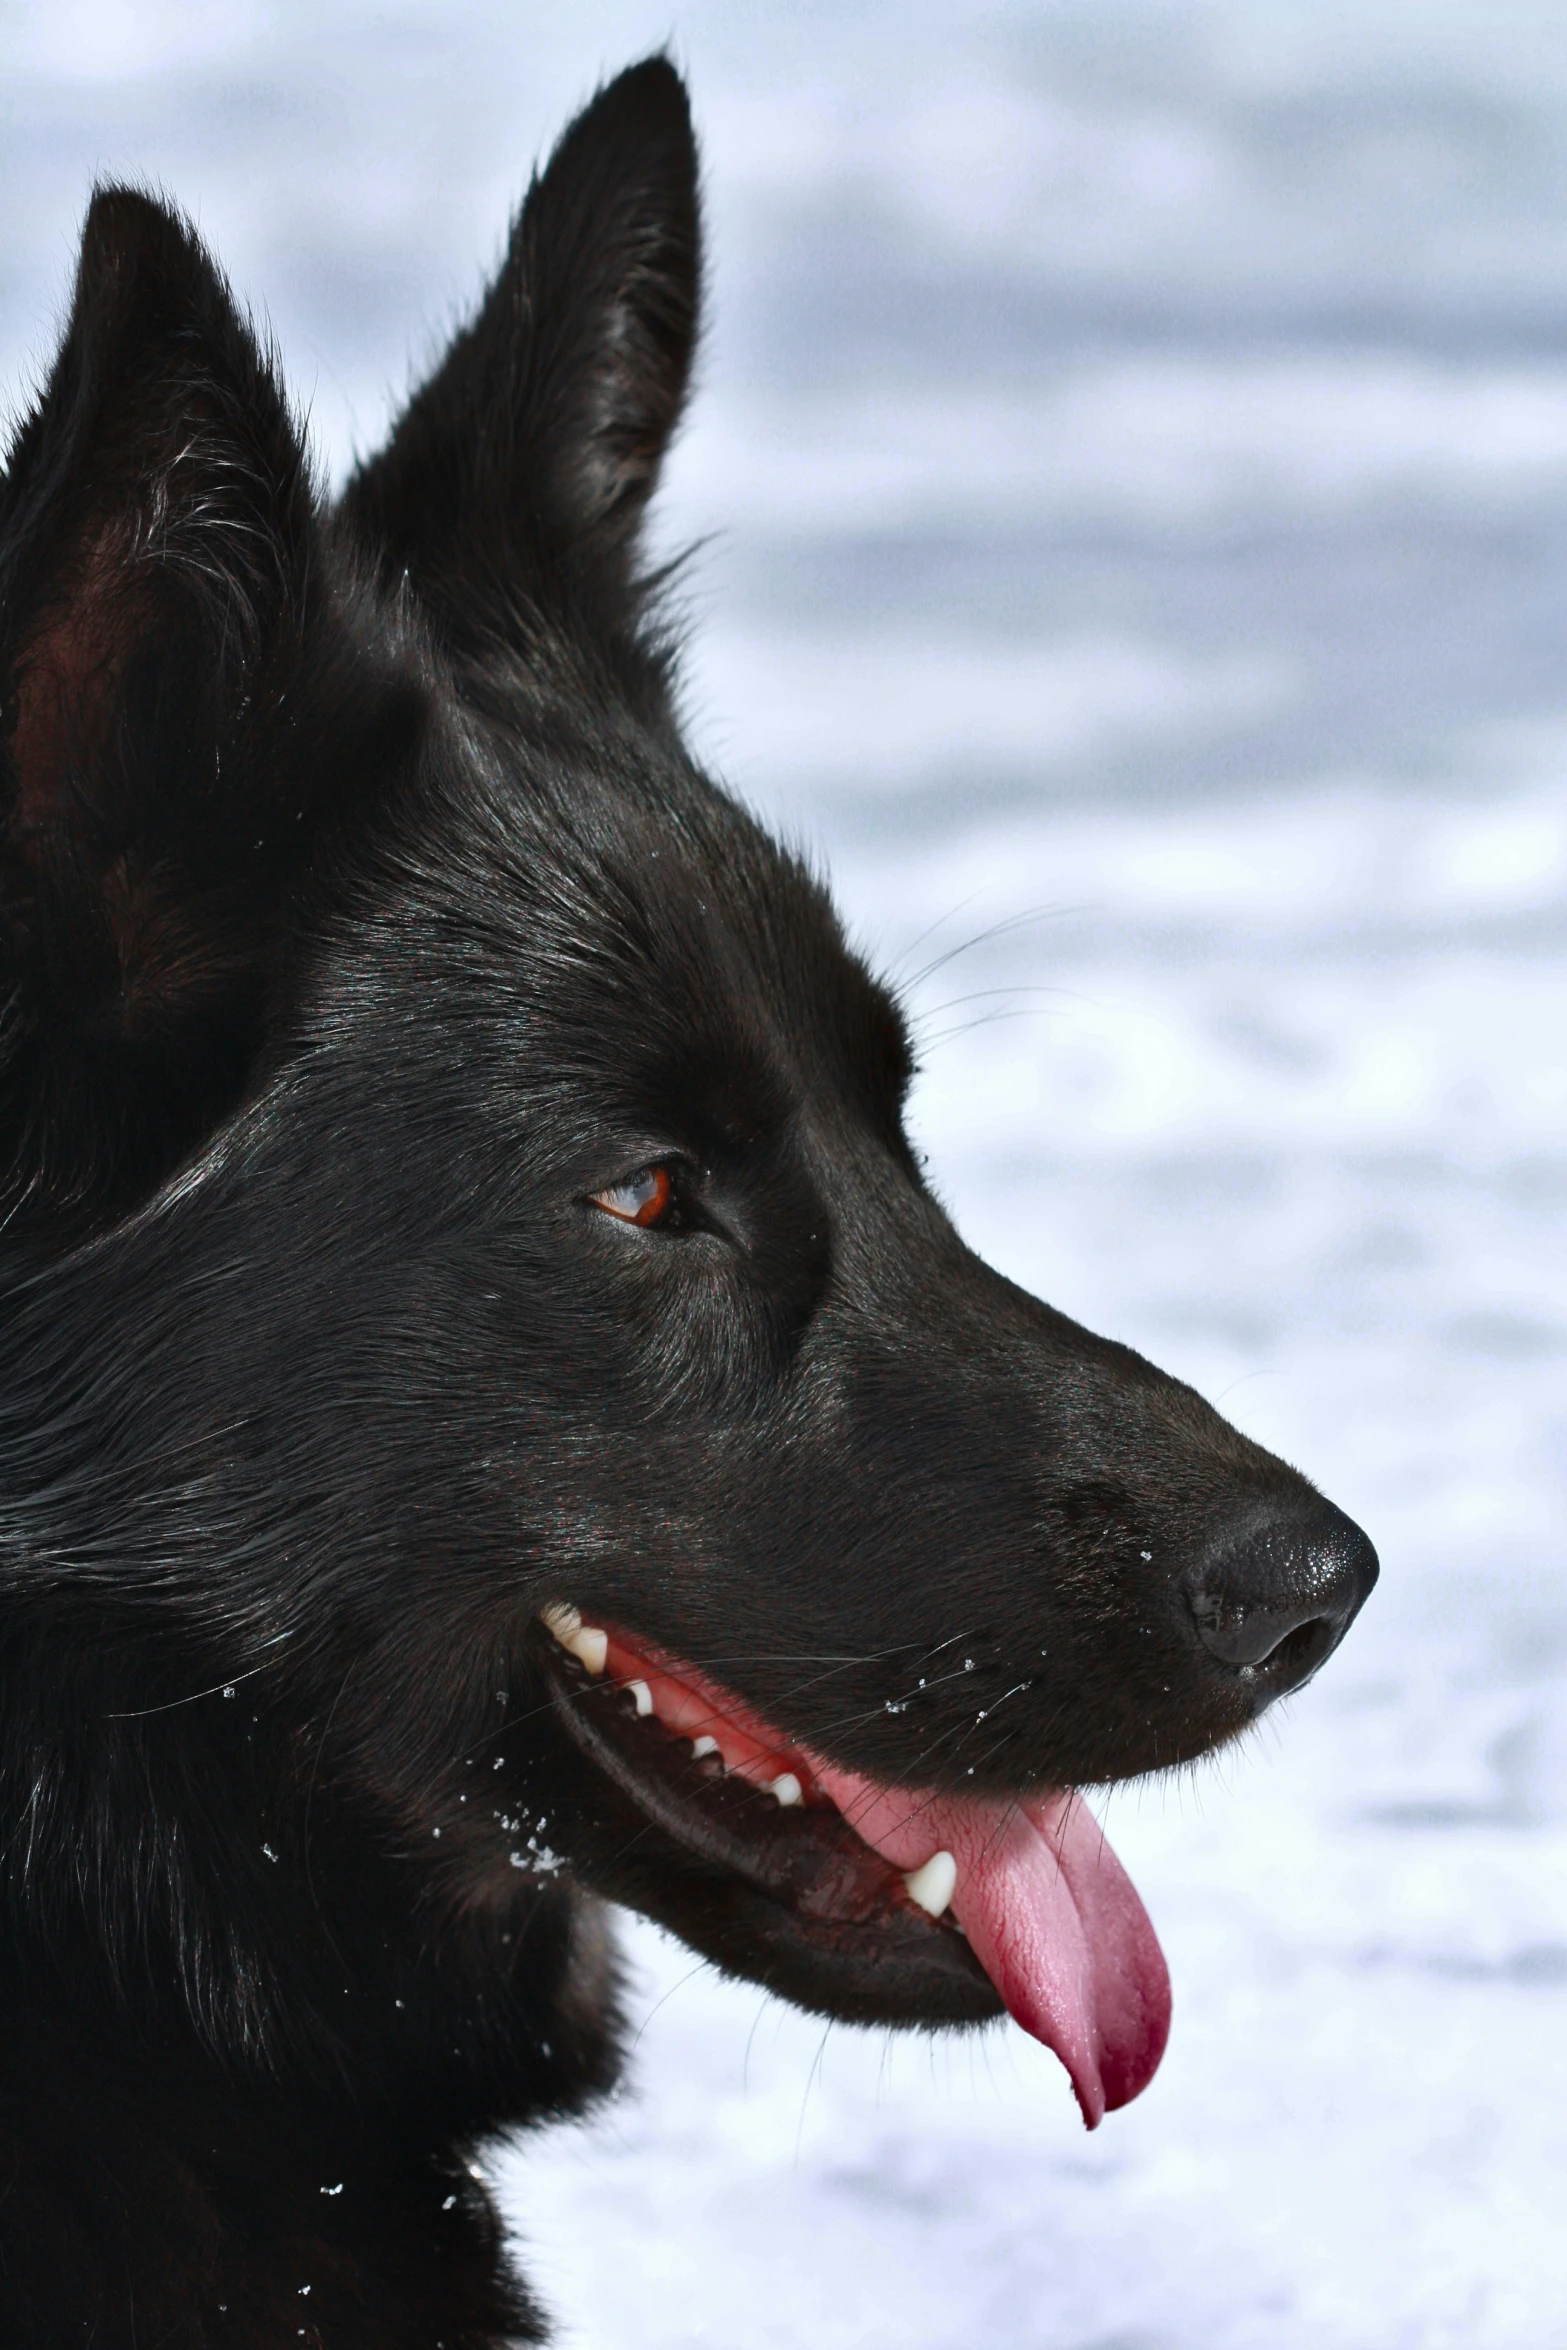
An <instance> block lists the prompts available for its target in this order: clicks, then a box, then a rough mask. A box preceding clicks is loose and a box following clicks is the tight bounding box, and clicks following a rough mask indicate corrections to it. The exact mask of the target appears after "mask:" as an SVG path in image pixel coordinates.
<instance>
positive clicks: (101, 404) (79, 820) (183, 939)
mask: <svg viewBox="0 0 1567 2350" xmlns="http://www.w3.org/2000/svg"><path fill="white" fill-rule="evenodd" d="M316 532H317V523H316V520H315V514H314V508H313V502H312V497H311V491H310V484H309V480H308V477H307V471H306V466H305V461H304V457H303V454H302V450H301V447H300V442H299V439H298V436H297V434H296V432H295V429H294V426H293V424H292V421H291V419H290V417H289V414H288V411H287V409H286V407H285V405H284V402H283V399H282V397H281V395H280V393H279V391H278V388H277V385H276V383H275V381H274V379H273V376H272V373H271V371H270V369H269V367H268V365H267V363H266V361H265V360H264V359H263V357H262V354H261V352H260V351H259V350H258V348H257V345H256V342H255V339H254V337H253V336H252V334H251V332H250V330H249V328H248V327H247V326H246V324H245V323H244V321H243V320H242V319H241V318H240V317H239V316H238V315H237V313H236V311H235V308H234V305H233V302H232V300H231V298H230V296H229V293H228V290H227V288H226V286H225V285H224V283H223V281H222V279H221V278H220V277H219V275H218V273H217V271H216V270H215V269H214V267H213V265H212V263H211V262H210V261H209V260H208V258H207V256H206V254H205V253H204V251H203V250H202V248H201V246H200V244H199V243H198V242H197V240H196V237H195V236H194V234H193V233H192V232H191V231H190V230H189V229H188V228H187V227H186V226H185V225H184V224H183V223H182V222H181V221H180V220H178V219H177V218H176V217H175V216H174V215H173V214H172V213H171V212H169V211H168V210H166V209H165V208H164V207H163V206H162V205H160V204H157V203H155V202H153V201H151V200H150V199H149V198H147V197H145V196H142V195H139V194H136V193H133V192H130V191H128V190H124V189H108V190H104V191H101V192H100V193H99V194H98V195H97V196H96V197H95V199H94V201H93V204H92V207H91V210H90V212H89V214H88V218H87V224H86V228H85V231H84V234H83V240H82V251H81V261H80V265H79V269H78V273H77V279H76V287H75V296H74V302H73V307H72V312H71V318H70V323H69V326H68V328H67V331H66V335H65V339H64V342H63V344H62V347H61V350H60V353H59V357H58V359H57V360H56V363H55V366H54V370H53V373H52V375H51V377H50V380H49V382H48V384H47V386H46V388H45V390H44V392H43V394H42V397H41V398H40V399H39V401H38V403H37V405H36V407H35V408H34V410H33V411H32V413H31V415H30V416H29V417H28V418H27V419H26V421H25V422H24V423H23V425H22V426H21V429H20V430H19V432H18V433H17V435H16V438H15V441H14V444H13V447H12V451H11V458H10V464H9V468H8V470H7V473H6V475H5V478H4V481H3V483H0V1213H12V1212H14V1211H15V1210H16V1208H17V1207H18V1205H19V1204H22V1203H24V1202H25V1203H27V1204H28V1205H30V1207H31V1208H32V1209H33V1210H34V1211H41V1212H44V1213H54V1212H61V1211H68V1210H70V1209H71V1208H72V1207H73V1206H74V1207H75V1208H77V1209H81V1208H82V1207H83V1205H84V1203H92V1204H93V1205H95V1206H99V1207H101V1206H104V1205H105V1204H108V1203H111V1202H115V1201H118V1202H123V1201H124V1200H125V1199H126V1198H127V1197H128V1196H130V1195H132V1194H134V1192H135V1191H136V1190H137V1188H138V1187H139V1186H141V1185H143V1184H145V1182H146V1181H147V1180H148V1179H150V1178H152V1177H155V1176H157V1175H158V1174H160V1173H162V1172H163V1171H165V1170H166V1169H167V1167H168V1166H170V1165H171V1164H173V1163H175V1162H176V1161H177V1160H178V1158H179V1156H180V1155H181V1154H182V1153H183V1152H184V1151H185V1150H186V1149H188V1148H189V1147H190V1145H191V1144H192V1143H193V1142H194V1141H196V1140H197V1139H199V1136H200V1133H201V1130H202V1128H203V1125H204V1123H206V1122H208V1121H210V1119H211V1118H212V1116H213V1115H214V1113H215V1110H216V1108H217V1107H218V1106H219V1105H220V1104H221V1103H222V1101H223V1100H224V1098H225V1097H228V1096H232V1094H233V1092H234V1090H235V1088H236V1087H237V1085H238V1084H239V1083H240V1081H241V1080H242V1077H243V1075H244V1072H245V1068H246V1065H247V1063H248V1060H249V1057H250V1056H251V1054H252V1052H253V1049H254V1044H255V1040H256V1036H257V1029H258V1022H259V1019H260V1001H261V996H262V993H263V991H264V986H265V973H266V968H267V965H268V961H269V958H270V956H271V955H272V953H273V951H274V948H275V944H276V939H277V935H278V930H279V923H280V909H281V906H282V903H283V897H284V894H285V892H286V889H287V886H288V877H289V875H290V873H291V872H292V871H293V870H294V869H295V868H296V867H297V864H298V860H299V857H300V855H301V853H302V851H301V843H302V840H303V837H304V835H305V833H306V831H307V830H308V829H309V826H308V823H307V818H308V816H309V812H310V811H309V807H308V805H307V802H308V798H309V794H308V790H307V787H306V784H305V782H304V780H303V778H304V777H305V775H306V773H307V771H308V762H307V761H306V759H305V758H304V756H303V753H304V749H305V746H304V744H303V741H302V740H301V737H302V736H303V734H304V733H305V732H307V731H308V730H309V721H308V715H307V713H306V712H305V711H304V710H302V709H301V707H300V705H301V702H302V700H307V699H308V697H307V696H306V694H305V692H304V681H305V678H306V675H307V673H308V670H309V667H310V663H311V661H312V660H313V659H315V658H316V654H317V651H318V641H319V638H320V635H321V623H320V620H319V617H318V607H319V605H320V602H321V597H320V592H319V588H318V581H317V577H316V570H315V537H316ZM312 756H313V757H316V758H319V756H320V746H319V743H318V744H316V745H315V746H314V749H313V752H312Z"/></svg>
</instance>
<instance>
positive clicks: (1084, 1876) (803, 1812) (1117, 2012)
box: [544, 1608, 1170, 2129]
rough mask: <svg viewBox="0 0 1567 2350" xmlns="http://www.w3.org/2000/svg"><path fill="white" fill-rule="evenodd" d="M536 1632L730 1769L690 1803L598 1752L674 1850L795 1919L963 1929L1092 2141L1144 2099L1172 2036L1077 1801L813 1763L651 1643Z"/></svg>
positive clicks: (567, 1623) (1163, 1997) (1143, 1930)
mask: <svg viewBox="0 0 1567 2350" xmlns="http://www.w3.org/2000/svg"><path fill="white" fill-rule="evenodd" d="M544 1621H545V1625H546V1628H547V1629H548V1630H549V1631H550V1633H551V1634H552V1635H553V1639H554V1641H555V1642H556V1643H558V1644H559V1648H560V1649H564V1650H566V1651H567V1652H568V1653H570V1654H571V1655H573V1656H575V1657H576V1659H577V1661H578V1663H579V1664H580V1665H581V1666H582V1668H583V1671H584V1674H585V1675H586V1676H587V1678H588V1679H589V1680H596V1679H599V1678H600V1677H602V1681H603V1683H604V1684H605V1695H606V1696H607V1697H609V1696H612V1694H613V1693H615V1692H620V1693H629V1694H630V1695H631V1697H632V1698H633V1701H634V1703H635V1706H636V1711H637V1713H638V1714H639V1715H656V1716H657V1717H658V1720H659V1722H660V1725H661V1728H662V1730H663V1731H664V1732H665V1733H666V1734H667V1735H666V1737H665V1738H664V1739H662V1740H661V1741H660V1745H661V1746H667V1747H673V1746H674V1745H675V1743H676V1742H677V1741H679V1740H682V1739H684V1740H690V1741H693V1742H694V1743H693V1746H692V1752H693V1754H696V1753H699V1752H700V1751H701V1750H702V1749H706V1750H708V1754H709V1762H708V1766H707V1767H709V1768H714V1767H716V1766H717V1764H718V1761H719V1757H721V1758H722V1774H721V1777H720V1779H719V1784H718V1786H717V1787H715V1788H711V1789H710V1790H706V1791H705V1792H707V1793H709V1795H710V1798H711V1797H717V1796H719V1795H720V1794H722V1796H723V1798H724V1801H723V1803H722V1805H715V1803H714V1802H713V1801H712V1800H709V1801H707V1802H703V1803H702V1804H700V1806H699V1805H698V1804H696V1803H695V1802H693V1801H692V1800H691V1794H690V1791H689V1790H687V1791H686V1793H685V1794H684V1795H683V1796H682V1794H681V1792H680V1791H679V1790H678V1789H674V1790H671V1789H670V1788H669V1787H668V1786H667V1785H666V1784H665V1783H664V1782H663V1780H662V1779H661V1777H660V1776H659V1775H658V1774H657V1773H653V1774H648V1773H646V1772H644V1771H643V1770H641V1769H639V1768H638V1767H637V1765H636V1763H635V1762H634V1761H632V1760H631V1759H630V1758H628V1757H627V1756H626V1754H625V1753H624V1752H623V1751H622V1748H621V1743H620V1741H618V1740H617V1741H612V1742H610V1743H608V1744H607V1745H606V1746H604V1749H603V1751H601V1752H599V1754H598V1756H597V1759H598V1760H599V1761H600V1762H601V1764H602V1765H603V1766H604V1767H606V1768H607V1769H608V1770H609V1772H610V1774H611V1775H612V1776H614V1777H616V1778H617V1779H618V1780H619V1782H620V1784H621V1785H622V1787H623V1788H624V1789H625V1791H626V1792H627V1793H629V1794H631V1795H632V1797H633V1799H634V1800H636V1801H638V1802H639V1803H640V1804H641V1805H642V1807H643V1808H644V1809H645V1810H647V1811H648V1812H649V1814H650V1816H652V1817H654V1818H656V1819H658V1821H659V1824H661V1825H663V1826H664V1827H666V1828H668V1829H670V1830H671V1831H672V1832H673V1833H674V1834H675V1835H676V1836H677V1837H678V1838H679V1839H680V1840H681V1841H682V1842H683V1843H686V1844H687V1845H688V1846H694V1847H695V1848H696V1849H697V1850H698V1851H699V1852H700V1854H701V1856H702V1857H703V1858H704V1859H706V1860H708V1861H709V1862H716V1863H718V1865H720V1866H724V1867H726V1868H729V1869H731V1870H733V1871H734V1872H735V1873H737V1874H738V1875H741V1876H742V1877H745V1878H747V1879H749V1880H750V1881H751V1882H752V1883H753V1884H756V1885H758V1886H759V1887H761V1888H762V1889H764V1890H766V1891H767V1892H769V1893H771V1894H772V1895H773V1896H774V1897H775V1898H779V1899H782V1900H785V1901H787V1902H788V1903H789V1904H790V1906H791V1907H792V1908H793V1909H794V1910H795V1911H796V1913H797V1914H798V1915H800V1916H802V1917H804V1918H812V1917H814V1918H816V1919H818V1920H820V1921H824V1922H825V1921H831V1922H832V1923H834V1924H836V1925H841V1926H853V1927H854V1928H856V1929H860V1930H863V1929H865V1928H866V1927H868V1926H874V1925H875V1923H876V1922H877V1921H878V1920H881V1921H884V1922H885V1925H886V1927H887V1928H888V1929H889V1930H897V1931H901V1932H902V1933H904V1934H906V1933H907V1931H908V1930H909V1929H910V1928H911V1927H912V1928H915V1930H916V1931H918V1930H919V1928H920V1927H923V1929H924V1930H925V1931H926V1932H927V1933H935V1934H940V1935H944V1936H950V1935H954V1934H956V1933H958V1932H959V1931H961V1932H962V1933H964V1934H966V1936H967V1939H968V1942H969V1944H970V1946H971V1949H972V1956H973V1959H974V1960H976V1961H977V1962H978V1965H979V1966H980V1967H982V1969H983V1971H984V1973H985V1974H986V1975H988V1977H989V1979H990V1982H991V1984H992V1985H993V1987H994V1989H995V1991H996V1992H997V1993H998V1994H999V1995H1000V1997H1001V1999H1002V2001H1003V2002H1004V2004H1005V2005H1006V2007H1007V2008H1008V2009H1009V2010H1010V2012H1011V2013H1012V2015H1013V2016H1014V2017H1015V2018H1016V2020H1017V2021H1018V2022H1019V2023H1020V2024H1021V2025H1022V2026H1023V2028H1024V2029H1025V2030H1026V2031H1028V2032H1029V2033H1031V2034H1032V2035H1033V2036H1034V2037H1035V2038H1036V2039H1039V2040H1042V2041H1043V2042H1044V2043H1045V2045H1046V2046H1047V2047H1049V2048H1051V2049H1053V2050H1054V2051H1055V2053H1056V2055H1057V2056H1059V2057H1060V2059H1061V2061H1062V2063H1063V2064H1064V2065H1065V2066H1066V2069H1067V2071H1068V2073H1069V2075H1070V2077H1071V2081H1072V2086H1073V2089H1074V2091H1075V2093H1076V2096H1077V2100H1078V2104H1079V2106H1080V2108H1081V2110H1082V2114H1083V2119H1084V2121H1085V2122H1086V2123H1087V2125H1088V2127H1089V2128H1090V2129H1093V2128H1094V2127H1096V2126H1097V2124H1098V2122H1099V2121H1100V2119H1101V2118H1102V2117H1103V2115H1104V2113H1105V2112H1106V2111H1107V2110H1108V2109H1110V2108H1112V2107H1114V2106H1118V2105H1124V2104H1126V2103H1127V2102H1128V2101H1129V2100H1130V2099H1131V2098H1133V2097H1135V2096H1137V2095H1138V2093H1139V2092H1140V2091H1141V2090H1142V2089H1143V2088H1144V2087H1146V2085H1147V2083H1148V2081H1149V2080H1150V2079H1151V2078H1152V2076H1153V2074H1154V2072H1155V2070H1156V2069H1157V2067H1158V2064H1159V2061H1160V2058H1161V2057H1162V2055H1163V2053H1164V2046H1165V2041H1166V2039H1167V2037H1168V2033H1169V2021H1170V1984H1169V1975H1168V1972H1167V1970H1166V1967H1165V1963H1164V1957H1163V1953H1162V1952H1161V1950H1160V1948H1159V1944H1158V1940H1157V1937H1156V1936H1155V1933H1154V1930H1153V1927H1152V1925H1151V1923H1150V1922H1149V1919H1148V1916H1147V1913H1146V1911H1145V1910H1144V1909H1143V1906H1142V1903H1141V1902H1140V1901H1139V1899H1138V1897H1137V1894H1136V1891H1135V1890H1134V1888H1133V1886H1132V1884H1131V1882H1130V1880H1129V1879H1128V1878H1127V1876H1126V1874H1125V1872H1124V1870H1123V1869H1122V1868H1121V1865H1120V1863H1119V1861H1117V1859H1116V1857H1115V1855H1114V1853H1113V1852H1112V1851H1111V1850H1110V1847H1109V1845H1108V1843H1107V1842H1106V1840H1105V1838H1104V1836H1103V1833H1102V1831H1101V1830H1100V1829H1099V1826H1098V1823H1097V1822H1096V1821H1095V1820H1094V1818H1093V1815H1092V1814H1091V1813H1090V1812H1089V1811H1088V1809H1087V1807H1086V1805H1084V1804H1083V1803H1082V1802H1081V1800H1080V1798H1079V1797H1077V1796H1076V1795H1075V1794H1074V1793H1072V1792H1071V1791H1070V1790H1066V1791H1060V1790H1056V1791H1051V1792H1047V1793H1045V1794H1043V1795H1041V1794H1039V1793H1038V1792H1034V1793H1030V1794H1023V1795H1019V1796H1018V1797H1016V1798H1015V1799H1013V1800H1011V1801H1008V1802H1002V1801H988V1802H987V1801H982V1800H979V1799H976V1798H974V1797H972V1796H970V1797H954V1796H944V1795H941V1794H939V1793H936V1792H933V1791H920V1790H912V1789H908V1788H900V1787H892V1786H884V1785H881V1784H879V1783H878V1782H876V1781H873V1780H869V1779H866V1778H864V1777H862V1776H861V1775H859V1774H857V1773H854V1772H851V1771H846V1770H843V1769H841V1768H839V1767H838V1766H836V1765H834V1764H832V1763H830V1762H827V1761H824V1760H823V1759H822V1758H820V1757H818V1756H816V1755H814V1754H812V1753H810V1752H809V1751H808V1750H807V1749H806V1748H804V1747H802V1746H800V1745H798V1744H797V1743H796V1742H794V1741H792V1740H790V1739H789V1738H787V1737H786V1736H785V1735H783V1734H782V1733H780V1732H778V1731H776V1730H774V1729H773V1728H772V1727H771V1725H770V1724H768V1723H767V1722H765V1721H763V1720H762V1718H761V1717H760V1716H759V1715H757V1714H755V1713H754V1712H752V1710H751V1709H750V1708H749V1707H748V1706H747V1705H746V1704H745V1703H744V1701H743V1700H742V1699H740V1698H738V1697H736V1696H735V1695H734V1694H733V1693H732V1692H731V1691H729V1690H727V1689H723V1688H720V1687H719V1686H718V1684H717V1683H715V1682H713V1681H711V1680H709V1679H708V1677H707V1676H706V1675H705V1674H703V1673H702V1672H700V1671H699V1670H698V1669H697V1668H696V1667H694V1666H690V1665H687V1664H684V1663H682V1662H679V1661H677V1660H676V1659H674V1658H672V1657H670V1656H669V1655H668V1654H667V1653H666V1652H664V1651H663V1650H661V1649H657V1648H654V1647H652V1646H651V1645H650V1644H648V1643H645V1642H642V1641H636V1642H633V1641H632V1640H631V1639H630V1638H629V1637H628V1636H627V1635H625V1634H624V1633H623V1632H621V1631H619V1630H618V1629H612V1628H601V1627H594V1626H589V1625H585V1624H584V1623H583V1621H582V1618H581V1617H580V1616H579V1615H578V1614H577V1612H576V1611H575V1610H574V1609H560V1608H556V1609H552V1610H550V1611H549V1613H548V1615H547V1616H546V1617H545V1619H544ZM620 1710H623V1709H620V1708H617V1711H620ZM574 1726H575V1727H576V1729H577V1731H578V1734H579V1736H581V1735H583V1734H584V1732H585V1731H586V1730H587V1728H588V1725H587V1724H586V1723H585V1722H584V1721H583V1720H582V1718H581V1716H580V1713H579V1715H578V1718H577V1720H576V1722H575V1725H574ZM601 1743H602V1742H601ZM636 1743H637V1744H638V1745H639V1746H640V1744H641V1742H640V1741H637V1742H636ZM688 1768H689V1766H688ZM737 1806H738V1808H737ZM780 1807H782V1808H780ZM723 1813H727V1817H725V1816H720V1815H721V1814H723ZM949 1902H950V1903H951V1905H952V1907H951V1913H950V1915H947V1916H944V1915H942V1914H941V1913H943V1912H946V1911H947V1907H948V1903H949ZM916 1910H918V1911H923V1912H924V1913H925V1915H924V1917H923V1918H920V1919H918V1920H917V1919H916V1917H915V1915H914V1912H915V1911H916ZM968 1955H969V1954H968V1953H965V1957H967V1956H968Z"/></svg>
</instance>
